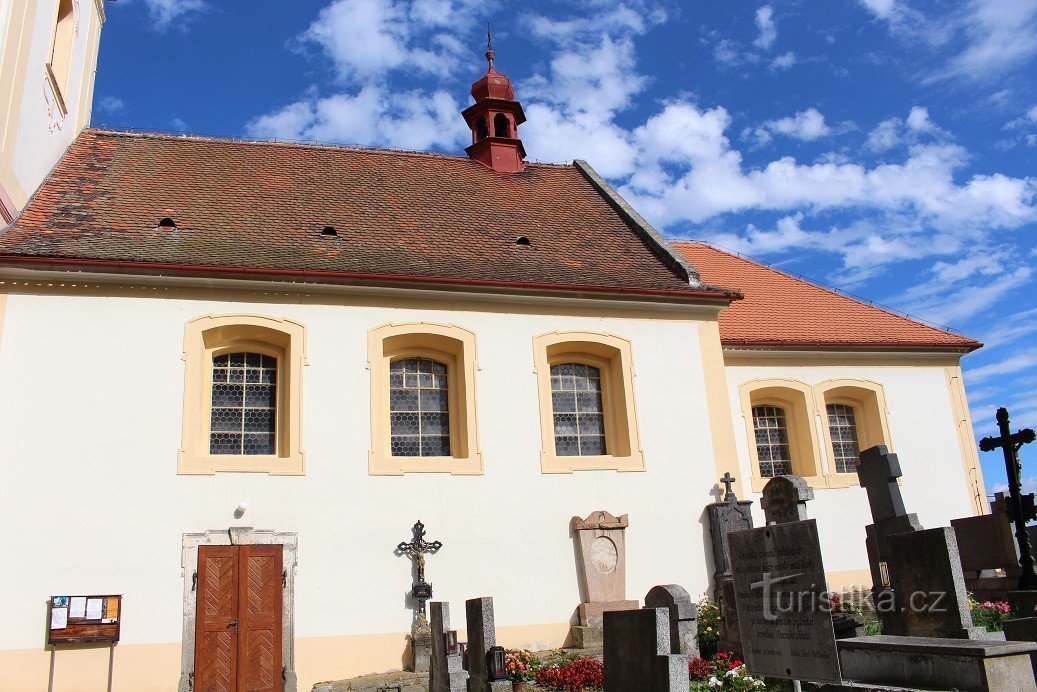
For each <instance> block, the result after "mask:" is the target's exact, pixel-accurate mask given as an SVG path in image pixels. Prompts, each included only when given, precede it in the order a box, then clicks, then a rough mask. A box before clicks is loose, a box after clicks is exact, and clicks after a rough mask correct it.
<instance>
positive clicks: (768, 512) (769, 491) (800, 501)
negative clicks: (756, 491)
mask: <svg viewBox="0 0 1037 692" xmlns="http://www.w3.org/2000/svg"><path fill="white" fill-rule="evenodd" d="M813 499H814V491H813V489H812V488H811V487H810V486H809V485H808V484H807V482H806V479H804V478H802V477H801V476H791V475H783V476H774V477H773V478H771V479H770V480H769V481H767V485H765V486H763V497H762V498H760V507H761V508H762V509H763V513H764V516H765V517H766V521H767V523H768V524H788V523H791V522H794V521H805V520H806V519H808V518H809V517H808V516H807V502H808V501H809V500H813Z"/></svg>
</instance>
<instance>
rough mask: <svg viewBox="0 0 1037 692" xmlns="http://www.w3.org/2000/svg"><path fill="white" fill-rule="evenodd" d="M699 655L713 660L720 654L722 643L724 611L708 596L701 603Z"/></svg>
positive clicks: (699, 604) (699, 603) (699, 605)
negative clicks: (721, 631) (720, 644)
mask: <svg viewBox="0 0 1037 692" xmlns="http://www.w3.org/2000/svg"><path fill="white" fill-rule="evenodd" d="M698 607H699V653H700V655H701V656H702V657H703V658H713V657H714V656H716V655H717V652H718V650H719V649H718V643H719V641H720V623H721V620H722V619H723V611H722V609H721V606H720V604H719V603H716V602H714V601H712V600H710V598H709V597H708V596H705V595H704V596H703V597H702V598H701V599H700V600H699V602H698Z"/></svg>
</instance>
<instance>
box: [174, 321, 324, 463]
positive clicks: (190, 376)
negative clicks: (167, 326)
mask: <svg viewBox="0 0 1037 692" xmlns="http://www.w3.org/2000/svg"><path fill="white" fill-rule="evenodd" d="M238 351H249V352H253V353H262V354H264V355H268V356H271V357H274V358H276V359H277V395H276V402H277V412H276V422H275V449H276V453H275V454H272V455H265V454H264V455H241V454H211V453H210V451H209V449H210V448H209V432H210V430H209V425H210V420H211V409H212V359H213V358H214V357H216V356H220V355H223V354H224V353H231V352H238ZM183 360H184V423H183V425H184V430H183V442H182V445H181V449H180V454H179V458H178V461H177V472H178V473H180V474H185V475H189V474H204V475H211V474H214V473H216V472H218V471H240V472H265V473H269V474H271V475H290V476H291V475H303V474H305V473H306V461H305V454H304V453H303V451H302V369H303V367H304V366H305V365H306V328H305V327H304V326H303V325H301V324H299V323H298V322H294V321H292V320H289V319H287V318H280V319H279V318H274V317H268V316H265V315H253V314H230V315H204V316H202V317H198V318H195V319H193V320H191V321H190V322H188V323H187V325H186V327H185V330H184V355H183Z"/></svg>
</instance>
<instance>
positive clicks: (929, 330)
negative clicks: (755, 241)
mask: <svg viewBox="0 0 1037 692" xmlns="http://www.w3.org/2000/svg"><path fill="white" fill-rule="evenodd" d="M673 246H674V247H675V248H676V249H677V250H678V251H679V252H680V253H681V254H683V255H684V256H685V257H686V258H687V259H688V261H690V262H691V263H692V264H694V265H695V267H696V268H697V269H698V270H699V272H700V274H701V275H702V280H703V281H705V282H707V283H711V284H720V285H722V286H726V287H727V288H731V289H736V290H739V291H741V292H742V294H743V295H744V298H743V299H742V300H739V301H735V302H733V303H732V304H731V306H730V307H729V308H727V309H726V310H724V311H723V312H721V313H720V338H721V341H722V342H723V343H724V344H725V345H727V346H747V347H772V348H804V349H818V348H821V349H837V348H847V349H851V350H852V349H883V350H888V349H905V350H949V351H959V352H960V351H971V350H974V349H976V348H979V347H980V346H981V344H980V343H979V342H977V341H974V340H973V339H969V338H967V337H964V336H959V335H957V334H953V333H950V332H947V331H944V330H942V329H937V328H936V327H931V326H929V325H927V324H923V323H921V322H918V321H916V320H912V319H909V318H907V317H904V316H902V315H898V314H896V313H893V312H890V311H888V310H884V309H882V308H879V307H876V306H874V305H869V304H867V303H863V302H861V301H859V300H854V299H853V298H850V297H849V296H846V295H843V294H841V293H837V292H835V291H832V290H829V289H826V288H822V287H821V286H818V285H816V284H813V283H810V282H809V281H806V280H804V279H800V278H797V277H794V276H791V275H789V274H786V273H785V272H782V271H780V270H778V269H774V268H773V267H768V266H766V265H763V264H760V263H758V262H753V261H751V260H748V259H745V258H742V257H738V256H736V255H732V254H730V253H727V252H724V251H723V250H718V249H717V248H715V247H712V246H710V245H707V244H705V243H700V242H676V243H673Z"/></svg>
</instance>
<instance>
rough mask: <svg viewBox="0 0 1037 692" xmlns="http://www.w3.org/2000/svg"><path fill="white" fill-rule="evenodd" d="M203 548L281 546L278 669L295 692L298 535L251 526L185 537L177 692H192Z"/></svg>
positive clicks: (288, 688)
mask: <svg viewBox="0 0 1037 692" xmlns="http://www.w3.org/2000/svg"><path fill="white" fill-rule="evenodd" d="M202 545H280V546H284V548H283V550H284V554H283V564H282V567H283V569H284V571H285V579H284V582H283V585H282V588H281V666H282V670H283V671H284V692H297V688H298V685H299V680H298V676H297V675H296V673H295V570H296V567H297V565H298V553H299V534H297V533H281V532H277V531H265V530H258V531H257V530H255V529H253V528H252V527H251V526H239V527H232V528H229V529H213V530H210V531H206V532H205V533H185V534H184V542H183V553H182V555H181V562H180V566H181V568H182V569H183V576H184V633H183V638H182V640H181V641H182V642H183V646H182V648H183V652H182V653H181V658H180V684H179V685H178V686H177V692H192V689H193V687H194V680H193V678H192V677H191V676H192V674H193V673H194V648H195V624H196V620H197V616H198V612H197V611H198V592H197V586H198V585H197V583H196V579H197V575H198V546H202Z"/></svg>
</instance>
